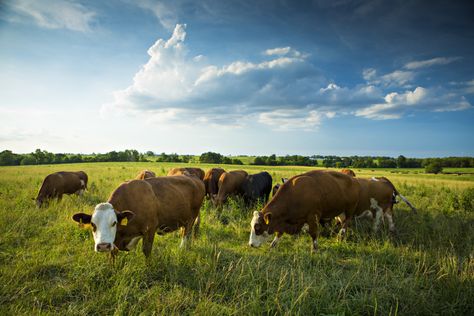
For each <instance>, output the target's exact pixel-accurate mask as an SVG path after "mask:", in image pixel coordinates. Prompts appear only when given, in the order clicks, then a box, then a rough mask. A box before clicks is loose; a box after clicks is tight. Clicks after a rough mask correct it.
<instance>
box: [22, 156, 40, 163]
mask: <svg viewBox="0 0 474 316" xmlns="http://www.w3.org/2000/svg"><path fill="white" fill-rule="evenodd" d="M36 164H38V161H37V160H36V158H35V157H34V156H33V155H31V154H29V155H25V156H23V159H21V162H20V165H36Z"/></svg>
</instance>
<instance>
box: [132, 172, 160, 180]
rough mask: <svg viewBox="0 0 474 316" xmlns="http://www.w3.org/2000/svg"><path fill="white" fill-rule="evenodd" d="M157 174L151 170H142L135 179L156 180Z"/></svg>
mask: <svg viewBox="0 0 474 316" xmlns="http://www.w3.org/2000/svg"><path fill="white" fill-rule="evenodd" d="M155 177H156V174H155V173H154V172H153V171H150V170H142V171H141V172H140V173H139V174H138V175H137V176H136V177H135V179H137V180H145V179H148V178H155Z"/></svg>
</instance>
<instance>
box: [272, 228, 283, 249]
mask: <svg viewBox="0 0 474 316" xmlns="http://www.w3.org/2000/svg"><path fill="white" fill-rule="evenodd" d="M282 235H283V233H280V232H277V233H276V235H275V238H274V239H273V240H272V243H271V244H270V248H275V247H276V246H277V245H278V242H279V241H280V238H281V236H282Z"/></svg>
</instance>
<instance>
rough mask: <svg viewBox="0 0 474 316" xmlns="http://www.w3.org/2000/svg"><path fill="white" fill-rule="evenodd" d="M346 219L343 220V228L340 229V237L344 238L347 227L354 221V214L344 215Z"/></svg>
mask: <svg viewBox="0 0 474 316" xmlns="http://www.w3.org/2000/svg"><path fill="white" fill-rule="evenodd" d="M344 217H345V218H344V221H343V222H342V227H341V230H340V231H339V238H340V239H341V240H342V239H344V238H345V237H346V234H347V229H348V227H349V225H350V223H351V221H352V216H344Z"/></svg>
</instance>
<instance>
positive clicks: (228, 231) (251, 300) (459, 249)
mask: <svg viewBox="0 0 474 316" xmlns="http://www.w3.org/2000/svg"><path fill="white" fill-rule="evenodd" d="M176 166H187V165H185V164H176V163H174V164H173V163H150V162H149V163H87V164H86V163H84V164H70V165H43V166H18V167H0V174H1V177H0V284H1V285H0V315H21V314H23V315H34V314H60V315H65V314H78V315H85V314H87V315H94V314H100V315H110V314H117V315H122V314H125V315H129V314H131V315H135V314H141V313H143V314H145V315H149V314H165V315H170V314H171V315H176V314H179V315H186V314H198V315H248V314H258V315H275V314H276V315H280V314H301V315H316V314H321V315H369V314H371V315H397V314H400V315H407V314H409V315H474V250H473V249H474V246H473V245H474V174H463V175H456V174H440V175H428V174H423V173H422V170H418V169H417V170H414V171H413V170H396V169H394V170H388V169H387V170H374V171H372V170H364V169H361V170H358V169H354V171H355V172H356V174H357V176H360V177H372V176H381V175H383V176H386V177H388V178H389V179H390V180H391V181H392V182H393V183H394V184H395V186H396V187H397V189H398V191H399V192H400V193H402V194H403V195H404V196H405V197H407V198H408V199H409V200H410V201H411V202H412V203H413V204H414V205H415V206H416V207H417V208H418V213H417V214H413V213H412V212H411V211H410V210H409V208H408V206H407V205H406V204H403V203H399V204H396V205H395V206H394V214H395V215H394V220H395V225H396V227H397V231H398V233H397V235H396V236H391V235H390V234H389V233H388V229H387V227H386V226H385V225H384V226H383V227H382V229H381V230H380V231H379V232H378V233H377V234H375V235H374V234H373V233H372V232H371V224H370V222H367V221H364V220H359V221H356V222H354V223H353V225H352V229H350V230H349V233H348V236H347V239H346V240H343V241H339V240H338V238H337V236H336V235H334V234H333V235H332V236H321V237H320V239H319V241H320V244H319V245H320V246H319V251H318V252H317V253H314V254H311V253H310V248H311V242H310V240H311V239H310V237H309V236H308V235H306V234H304V233H302V234H300V235H297V236H289V235H284V237H283V238H282V241H281V243H280V244H279V245H278V247H276V248H275V249H271V250H270V248H269V244H267V245H264V246H262V247H260V248H258V249H253V248H250V247H249V246H248V238H249V231H250V220H251V217H252V212H253V211H254V210H255V209H259V208H261V206H262V205H260V206H257V207H256V208H255V209H247V208H245V207H244V206H243V205H242V203H241V202H239V201H230V202H228V203H227V205H226V206H225V207H224V210H223V213H222V216H221V217H220V218H218V216H217V215H216V212H215V210H214V209H213V208H212V206H211V205H210V203H209V202H208V201H207V200H205V202H204V204H203V206H202V208H201V234H200V236H199V238H197V239H195V240H193V243H192V246H191V248H190V249H189V250H182V249H180V248H179V247H178V246H179V243H180V237H179V233H178V232H176V233H170V234H167V235H165V236H156V237H155V243H154V245H153V251H152V254H151V257H150V259H149V260H145V257H144V256H143V254H142V252H141V247H140V246H139V247H137V249H136V250H134V251H131V252H129V253H126V252H121V253H120V254H119V256H118V258H117V260H116V263H115V265H111V263H110V262H109V261H108V258H107V256H106V255H104V254H100V253H95V252H94V251H93V245H94V241H93V238H92V233H91V231H90V230H88V229H80V228H79V227H78V226H77V225H76V223H75V222H73V221H72V219H71V217H72V215H73V214H74V213H77V212H85V213H89V214H90V213H91V212H92V211H93V208H94V206H95V205H96V204H97V203H100V202H105V201H106V200H107V198H108V196H109V194H110V193H111V192H112V191H113V190H114V189H115V188H116V187H117V186H118V185H119V184H120V183H122V182H123V181H125V180H129V179H132V178H134V177H135V176H136V174H137V173H138V172H139V171H141V170H143V169H149V170H152V171H154V172H156V174H157V175H160V176H161V175H165V174H166V172H167V171H168V170H169V169H170V168H172V167H176ZM193 166H197V167H200V168H202V169H204V170H207V169H209V168H211V167H214V165H205V164H195V165H193ZM222 167H223V168H224V169H226V170H235V169H240V168H242V169H244V170H246V171H248V172H249V173H257V172H260V171H263V170H266V171H268V172H269V173H270V174H271V175H272V177H273V183H274V184H275V183H277V182H279V181H280V178H281V177H291V176H293V175H297V174H300V173H302V172H305V171H308V170H312V169H314V168H309V167H268V166H249V165H244V166H229V165H224V166H222ZM62 170H68V171H78V170H83V171H85V172H86V173H87V174H88V175H89V185H88V187H89V189H88V191H86V192H85V194H84V195H83V196H81V197H79V196H75V195H71V196H64V198H63V199H62V201H60V202H52V203H51V204H50V205H49V207H47V208H43V209H37V208H36V207H35V203H34V201H32V200H31V199H32V198H34V197H35V196H36V194H37V192H38V190H39V188H40V186H41V183H42V181H43V179H44V177H45V176H46V175H48V174H50V173H52V172H56V171H62ZM445 171H449V169H448V170H445ZM470 171H471V172H472V169H471V170H470ZM223 219H225V221H224V220H223ZM223 222H224V223H225V224H223Z"/></svg>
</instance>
